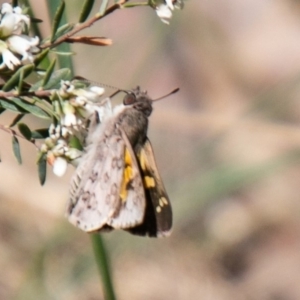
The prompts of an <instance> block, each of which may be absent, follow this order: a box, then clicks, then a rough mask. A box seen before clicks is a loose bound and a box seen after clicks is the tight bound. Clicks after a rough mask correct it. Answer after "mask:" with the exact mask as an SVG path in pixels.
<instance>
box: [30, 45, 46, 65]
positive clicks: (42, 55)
mask: <svg viewBox="0 0 300 300" xmlns="http://www.w3.org/2000/svg"><path fill="white" fill-rule="evenodd" d="M49 51H50V49H49V48H48V49H45V50H43V51H42V52H40V53H39V54H38V55H36V56H35V59H34V61H33V63H34V65H35V66H38V65H39V64H40V63H41V62H42V61H43V60H44V59H45V58H46V57H47V55H48V53H49Z"/></svg>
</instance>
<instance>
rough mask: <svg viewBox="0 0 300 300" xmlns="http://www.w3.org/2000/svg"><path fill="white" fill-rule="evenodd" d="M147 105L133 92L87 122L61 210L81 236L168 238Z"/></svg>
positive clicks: (168, 214)
mask: <svg viewBox="0 0 300 300" xmlns="http://www.w3.org/2000/svg"><path fill="white" fill-rule="evenodd" d="M177 90H178V89H176V90H174V91H172V92H171V93H170V94H172V93H174V92H176V91H177ZM168 95H169V94H168ZM157 100H158V99H157ZM153 101H154V100H152V99H151V98H150V97H149V96H148V95H147V92H144V91H141V89H140V88H139V87H137V88H136V89H133V90H132V91H127V92H126V96H125V97H124V100H123V104H121V105H119V106H116V107H115V108H114V109H113V110H112V109H111V106H110V101H109V98H107V101H106V104H105V105H104V107H105V108H104V110H102V112H103V111H104V112H105V113H103V114H102V115H101V114H95V116H94V117H93V119H92V120H91V125H90V127H89V132H88V136H87V146H86V149H85V152H84V154H83V156H82V158H81V161H80V163H79V165H78V167H77V169H76V171H75V173H74V175H73V177H72V179H71V184H70V199H69V203H68V207H67V217H68V219H69V221H70V222H71V223H72V224H74V225H75V226H77V227H79V228H80V229H82V230H83V231H86V232H101V231H110V230H113V229H123V230H126V231H128V232H130V233H132V234H136V235H142V236H150V237H163V236H168V235H169V234H170V232H171V228H172V209H171V203H170V200H169V197H168V195H167V192H166V190H165V187H164V185H163V182H162V179H161V176H160V174H159V172H158V169H157V166H156V162H155V158H154V154H153V149H152V146H151V143H150V141H149V139H148V137H147V129H148V122H149V120H148V118H149V116H150V114H151V112H152V104H153Z"/></svg>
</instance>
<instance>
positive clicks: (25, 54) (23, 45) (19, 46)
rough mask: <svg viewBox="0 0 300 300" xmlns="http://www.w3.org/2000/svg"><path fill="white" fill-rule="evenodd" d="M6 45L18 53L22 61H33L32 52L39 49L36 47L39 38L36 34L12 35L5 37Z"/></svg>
mask: <svg viewBox="0 0 300 300" xmlns="http://www.w3.org/2000/svg"><path fill="white" fill-rule="evenodd" d="M6 42H7V45H8V47H9V49H10V50H11V51H13V52H14V53H17V54H20V55H21V56H22V61H24V60H27V59H28V60H29V61H33V56H32V53H35V52H37V51H38V50H39V49H38V48H37V47H36V46H37V45H38V44H39V38H38V37H37V36H36V37H34V38H31V37H29V36H27V35H23V34H21V35H12V36H10V37H9V38H7V39H6Z"/></svg>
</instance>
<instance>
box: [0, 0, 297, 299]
mask: <svg viewBox="0 0 300 300" xmlns="http://www.w3.org/2000/svg"><path fill="white" fill-rule="evenodd" d="M49 1H50V0H49ZM3 2H4V1H0V3H3ZM46 2H47V1H40V0H31V4H32V6H33V9H34V11H35V15H36V17H38V18H41V19H43V20H44V22H43V24H42V25H41V29H42V32H43V34H44V36H47V35H48V34H49V33H50V21H49V17H48V12H47V3H46ZM65 2H66V7H67V17H68V20H69V21H70V22H75V21H76V20H77V15H78V11H79V10H80V7H81V4H82V1H79V0H66V1H65ZM96 3H97V4H96V6H98V7H99V5H100V1H98V2H97V1H96ZM83 34H87V35H96V36H105V37H108V38H111V39H112V40H113V45H112V46H110V47H93V46H87V45H84V46H78V45H73V46H72V50H73V51H74V52H75V53H76V55H75V56H74V65H75V73H76V75H81V76H83V77H86V78H88V79H90V80H94V81H96V82H101V83H106V84H111V85H114V86H117V87H119V88H125V89H130V88H132V87H135V86H136V85H141V86H142V88H143V89H147V90H148V93H149V94H150V95H151V96H152V97H153V98H157V97H159V96H161V95H163V94H165V93H167V92H169V91H170V90H172V89H173V88H175V87H180V92H179V93H177V94H176V95H173V96H172V97H169V98H166V99H164V100H163V101H160V102H158V103H156V104H155V110H154V112H153V114H152V116H151V121H150V128H149V137H150V139H151V141H152V144H153V147H154V150H155V154H156V158H157V163H158V167H159V170H160V172H161V175H162V177H163V179H164V182H165V186H166V188H167V191H168V193H169V196H170V198H171V200H172V205H173V211H174V229H173V233H172V235H171V236H170V237H169V238H166V239H159V240H157V239H149V238H141V237H136V236H132V235H130V234H128V233H126V232H121V231H120V232H118V231H115V232H112V233H110V234H105V235H103V237H104V240H105V242H106V246H107V249H108V252H109V254H110V260H111V267H112V273H113V279H114V283H115V288H116V293H117V298H118V299H121V300H127V299H131V300H135V299H136V300H138V299H151V300H152V299H154V300H160V299H173V300H174V299H176V300H177V299H178V300H179V299H180V300H181V299H202V300H227V299H231V300H232V299H237V300H243V299H247V300H257V299H259V300H294V299H295V300H296V299H300V285H299V278H300V128H299V125H300V2H299V1H296V0H285V1H270V0H243V1H240V0H222V1H218V0H210V1H207V0H190V1H187V2H186V5H185V8H184V10H182V11H175V12H174V16H173V18H172V20H171V24H170V25H169V26H167V25H165V24H163V23H162V22H161V21H160V20H159V19H158V17H157V16H156V14H155V12H154V11H153V10H151V9H150V8H146V7H143V8H135V9H126V10H119V11H116V12H115V13H113V14H112V15H110V16H108V17H107V18H105V19H103V20H102V21H100V22H98V23H96V24H94V26H92V27H91V28H89V29H87V30H85V31H84V32H83ZM12 117H13V115H12V114H9V113H5V114H2V115H1V116H0V123H1V124H9V123H10V121H11V119H12ZM26 121H27V122H28V123H29V124H30V125H31V126H32V128H40V127H42V126H44V125H45V123H43V124H42V123H41V122H40V121H39V120H33V119H27V120H26ZM21 146H22V155H23V161H24V163H23V165H22V166H19V165H18V164H17V162H16V161H15V158H14V157H13V154H12V150H11V137H10V136H9V135H8V134H7V133H4V132H0V151H1V159H2V163H1V164H0V200H1V201H0V270H1V272H0V298H1V299H62V300H69V299H73V300H76V299H80V300H81V299H88V300H93V299H103V291H102V287H101V283H100V279H99V276H98V273H97V267H96V265H95V262H94V258H93V254H92V250H91V242H90V237H89V236H88V235H87V234H85V233H83V232H81V231H79V230H78V229H76V228H74V227H73V226H72V225H70V224H69V223H68V222H67V220H66V219H65V218H64V209H65V206H66V202H67V199H68V182H69V180H70V176H71V174H72V172H73V169H72V167H70V168H69V169H68V173H67V174H66V175H65V176H64V177H63V178H56V177H55V176H54V175H53V174H52V172H51V170H50V169H49V170H48V178H47V181H46V184H45V185H44V186H43V187H41V186H40V185H39V181H38V176H37V170H36V165H35V162H36V157H35V149H33V147H32V145H29V144H28V143H26V142H21Z"/></svg>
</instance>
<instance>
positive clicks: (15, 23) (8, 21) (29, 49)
mask: <svg viewBox="0 0 300 300" xmlns="http://www.w3.org/2000/svg"><path fill="white" fill-rule="evenodd" d="M29 27H30V18H29V16H27V15H25V14H23V13H22V9H21V8H20V7H19V6H16V7H12V6H11V4H9V3H3V4H2V7H1V12H0V54H1V56H2V63H1V64H0V69H3V68H5V67H7V68H8V69H10V70H13V69H14V68H15V67H16V66H18V65H20V64H21V61H22V62H26V61H30V62H32V61H33V54H34V53H37V52H38V51H39V48H38V47H37V46H38V44H39V38H38V37H37V36H36V37H33V38H31V37H29V36H28V35H26V34H23V32H24V31H28V29H29Z"/></svg>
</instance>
